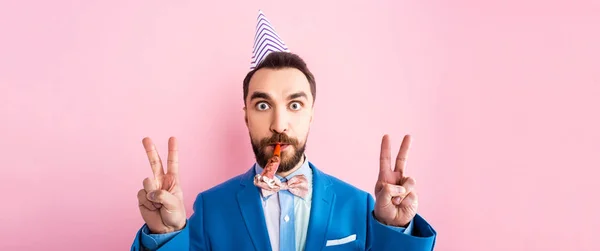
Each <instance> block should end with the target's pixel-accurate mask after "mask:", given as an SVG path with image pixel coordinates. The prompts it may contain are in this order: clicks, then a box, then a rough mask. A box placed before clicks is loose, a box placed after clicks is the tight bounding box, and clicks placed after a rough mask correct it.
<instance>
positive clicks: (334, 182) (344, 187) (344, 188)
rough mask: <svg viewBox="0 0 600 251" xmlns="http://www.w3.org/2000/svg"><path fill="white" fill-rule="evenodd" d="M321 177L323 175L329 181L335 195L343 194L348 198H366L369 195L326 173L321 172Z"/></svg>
mask: <svg viewBox="0 0 600 251" xmlns="http://www.w3.org/2000/svg"><path fill="white" fill-rule="evenodd" d="M321 175H323V176H324V177H326V178H327V179H328V180H330V181H331V188H332V189H333V190H334V191H335V192H336V193H337V194H345V195H349V196H353V197H354V196H360V197H362V196H367V195H369V193H368V192H367V191H364V190H362V189H360V188H358V187H356V186H354V185H352V184H350V183H348V182H346V181H344V180H341V179H340V178H337V177H335V176H333V175H330V174H327V173H323V172H321Z"/></svg>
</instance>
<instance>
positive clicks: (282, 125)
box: [271, 109, 289, 133]
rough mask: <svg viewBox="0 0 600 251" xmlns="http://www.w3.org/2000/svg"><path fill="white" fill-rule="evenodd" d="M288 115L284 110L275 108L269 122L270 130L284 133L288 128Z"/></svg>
mask: <svg viewBox="0 0 600 251" xmlns="http://www.w3.org/2000/svg"><path fill="white" fill-rule="evenodd" d="M288 120H289V118H288V115H287V112H286V111H285V110H283V111H281V109H277V110H275V114H274V116H273V121H272V122H271V131H272V132H274V133H285V132H287V130H288V124H289V123H288V122H289V121H288Z"/></svg>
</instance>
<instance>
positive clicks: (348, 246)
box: [324, 234, 358, 250]
mask: <svg viewBox="0 0 600 251" xmlns="http://www.w3.org/2000/svg"><path fill="white" fill-rule="evenodd" d="M357 248H358V244H357V243H356V234H352V235H348V236H346V237H343V238H339V239H328V240H327V242H326V243H325V248H324V250H356V249H357Z"/></svg>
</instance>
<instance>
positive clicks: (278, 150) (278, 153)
mask: <svg viewBox="0 0 600 251" xmlns="http://www.w3.org/2000/svg"><path fill="white" fill-rule="evenodd" d="M273 156H277V157H280V156H281V145H280V144H277V145H275V151H273Z"/></svg>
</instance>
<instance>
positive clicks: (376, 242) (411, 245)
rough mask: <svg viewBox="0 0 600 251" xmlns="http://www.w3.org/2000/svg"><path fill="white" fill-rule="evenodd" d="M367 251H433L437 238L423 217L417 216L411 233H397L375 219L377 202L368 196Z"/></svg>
mask: <svg viewBox="0 0 600 251" xmlns="http://www.w3.org/2000/svg"><path fill="white" fill-rule="evenodd" d="M367 208H368V210H367V212H368V214H369V215H367V243H366V249H367V250H404V251H432V250H433V248H434V246H435V240H436V237H437V233H436V231H435V230H434V229H433V227H432V226H431V225H429V223H427V221H425V219H423V217H421V216H420V215H419V214H417V215H415V217H414V218H413V220H412V222H411V224H412V226H411V227H412V229H411V231H410V233H406V232H404V231H397V229H394V227H391V226H387V225H385V224H382V223H381V222H379V221H378V220H377V219H375V211H374V208H375V200H374V199H373V197H372V196H371V195H370V194H368V195H367Z"/></svg>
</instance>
